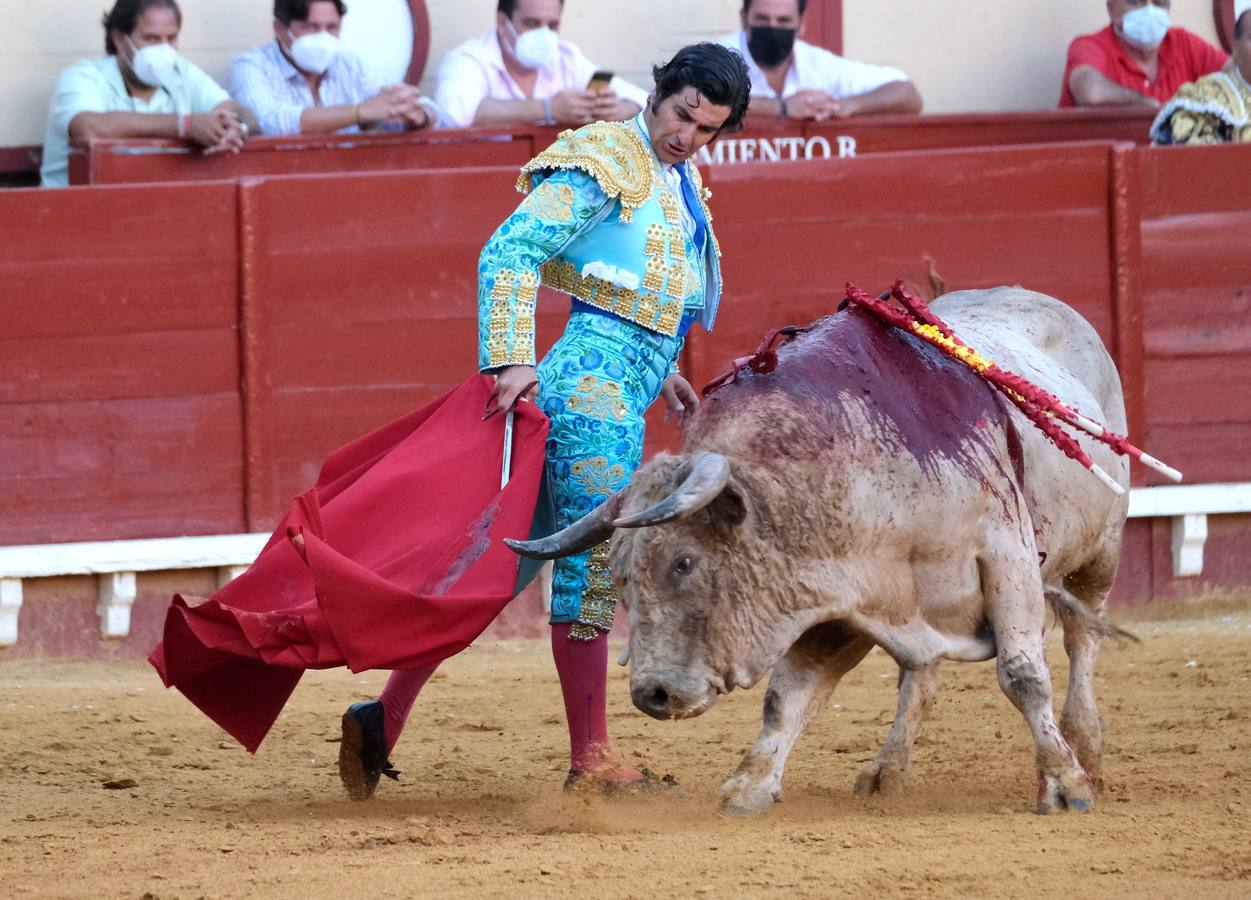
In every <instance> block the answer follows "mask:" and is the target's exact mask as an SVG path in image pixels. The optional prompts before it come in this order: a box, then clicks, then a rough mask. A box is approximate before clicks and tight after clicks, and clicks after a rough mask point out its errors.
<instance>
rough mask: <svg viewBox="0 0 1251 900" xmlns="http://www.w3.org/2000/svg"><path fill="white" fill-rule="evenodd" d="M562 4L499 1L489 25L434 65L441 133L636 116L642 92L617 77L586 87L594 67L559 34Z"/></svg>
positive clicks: (540, 0)
mask: <svg viewBox="0 0 1251 900" xmlns="http://www.w3.org/2000/svg"><path fill="white" fill-rule="evenodd" d="M563 12H564V2H563V0H499V4H498V7H497V10H496V15H495V19H496V22H495V27H494V28H492V29H491V30H490V31H488V32H487V33H486V34H484V35H483V36H482V37H479V38H473V39H472V40H469V41H466V42H465V43H463V44H461V45H460V46H459V47H457V48H455V49H454V50H452V51H451V52H449V53H448V54H447V56H446V57H444V58H443V63H442V64H441V65H440V66H439V81H438V87H437V88H436V90H435V100H436V101H437V102H438V105H439V109H440V110H441V111H442V113H443V118H442V120H440V127H444V128H469V127H471V126H474V125H481V126H508V125H532V124H534V123H543V124H557V123H559V124H562V125H585V124H586V123H588V122H595V121H599V120H603V121H621V120H624V119H629V118H632V117H633V116H635V115H638V112H639V110H641V109H642V108H643V105H644V104H645V103H646V102H647V92H646V91H644V90H642V89H641V88H638V87H635V86H634V85H632V84H630V83H629V82H628V81H625V80H624V79H622V78H617V77H615V76H614V77H613V78H612V79H611V81H609V83H608V85H607V86H606V87H605V86H597V87H595V88H593V89H592V87H591V76H592V75H594V74H595V72H596V66H595V64H594V63H592V62H591V61H590V60H589V59H587V58H586V57H585V56H584V55H583V54H582V51H581V50H579V49H578V48H577V47H576V46H575V45H574V44H572V43H570V42H569V41H565V40H561V38H560V36H559V31H560V18H561V14H562V13H563Z"/></svg>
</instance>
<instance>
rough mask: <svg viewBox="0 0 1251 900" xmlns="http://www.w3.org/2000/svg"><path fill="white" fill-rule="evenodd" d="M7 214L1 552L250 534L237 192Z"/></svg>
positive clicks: (11, 205)
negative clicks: (11, 547)
mask: <svg viewBox="0 0 1251 900" xmlns="http://www.w3.org/2000/svg"><path fill="white" fill-rule="evenodd" d="M2 203H3V214H0V223H2V225H0V227H2V229H3V240H0V285H3V296H4V301H3V309H4V314H3V316H0V485H3V490H4V497H5V501H4V512H3V514H2V515H0V543H7V544H26V543H38V542H52V541H75V540H90V539H97V538H127V537H146V536H149V535H154V534H157V535H160V534H164V535H175V534H211V533H215V532H221V531H226V532H229V531H237V530H239V529H241V528H242V527H243V526H244V521H243V505H242V502H241V501H242V474H243V473H242V460H241V422H240V401H239V363H238V339H237V335H236V333H235V330H234V329H235V324H236V304H237V297H238V285H237V281H238V265H237V254H236V241H237V226H236V213H235V201H234V190H233V188H232V187H231V186H230V185H223V184H216V185H201V186H189V185H183V186H180V187H177V188H166V187H145V188H106V189H100V190H92V191H65V192H52V191H11V192H7V193H5V194H3V195H2Z"/></svg>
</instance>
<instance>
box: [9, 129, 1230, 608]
mask: <svg viewBox="0 0 1251 900" xmlns="http://www.w3.org/2000/svg"><path fill="white" fill-rule="evenodd" d="M1249 161H1251V149H1248V148H1246V147H1223V148H1211V149H1192V148H1187V149H1154V150H1152V149H1143V148H1135V147H1132V146H1128V145H1118V146H1112V145H1108V144H1069V145H1054V146H1052V147H1049V148H1047V149H1046V151H1044V152H1040V151H1039V150H1038V149H1037V148H1034V149H1030V148H1025V147H1000V148H992V149H982V150H976V149H965V150H947V151H940V152H930V153H924V154H916V153H906V154H878V155H871V156H865V157H863V158H860V159H858V160H856V161H854V164H849V163H848V162H846V161H844V162H839V161H829V162H813V163H796V164H778V165H772V166H756V167H749V166H723V167H714V168H713V169H711V170H710V171H709V172H708V173H707V175H706V177H707V180H708V182H709V184H710V186H711V187H712V189H713V192H714V198H713V201H712V207H713V210H714V212H715V214H716V216H717V226H718V233H719V234H720V236H721V241H722V244H723V247H724V250H725V268H726V281H727V294H726V297H725V301H724V306H723V312H722V316H721V319H720V321H719V323H718V328H717V332H716V334H715V335H714V336H711V337H707V336H704V335H703V334H702V333H700V332H698V331H697V332H696V333H695V334H694V335H693V337H692V338H691V340H690V342H689V345H688V349H687V351H686V353H685V359H684V370H685V371H686V372H687V373H688V375H689V376H690V377H691V379H692V381H694V382H697V383H698V382H701V381H703V380H705V379H707V378H709V377H711V376H712V375H715V374H717V373H718V372H719V371H720V370H721V368H722V367H723V365H724V364H725V363H726V362H727V361H728V360H729V359H730V358H732V357H734V356H736V355H742V354H744V353H746V352H749V351H750V350H751V349H753V348H754V347H755V345H756V343H757V341H758V340H759V337H760V335H761V333H762V332H763V331H764V330H765V329H767V328H768V327H770V326H774V325H779V324H786V323H790V322H795V323H801V324H802V323H806V322H808V321H811V320H812V319H814V318H816V317H818V316H820V315H822V314H825V313H827V312H829V311H830V310H832V309H833V308H834V306H835V305H836V304H837V303H838V301H839V299H840V298H841V296H842V286H843V282H844V281H845V280H847V279H853V280H855V281H857V282H859V283H861V284H862V285H863V286H865V287H866V288H868V289H870V290H876V289H880V288H883V287H885V286H886V285H887V284H888V283H889V282H890V281H891V280H892V279H893V278H895V277H898V276H901V275H902V276H904V277H906V278H909V279H911V280H912V281H913V282H914V284H916V285H917V286H918V287H919V288H920V289H921V290H922V291H925V289H926V288H927V286H928V283H927V278H926V267H925V264H924V262H923V257H924V255H926V254H929V255H931V256H933V257H934V259H935V260H936V266H937V269H938V271H939V272H940V273H941V275H942V276H943V278H944V279H945V280H946V284H947V286H948V288H950V289H960V288H972V287H986V286H991V285H995V284H999V283H1004V282H1008V283H1014V282H1019V283H1022V284H1024V285H1026V286H1028V287H1031V288H1034V289H1037V290H1042V291H1045V292H1047V293H1052V294H1055V295H1056V296H1059V297H1061V298H1063V299H1066V300H1068V301H1069V302H1071V303H1073V304H1074V305H1075V306H1077V307H1078V309H1080V310H1081V311H1082V312H1083V313H1084V314H1085V315H1087V316H1088V317H1089V318H1090V319H1091V321H1092V322H1094V324H1095V325H1096V327H1097V328H1098V329H1099V331H1100V333H1101V334H1102V335H1103V336H1104V339H1105V341H1107V342H1108V344H1109V346H1110V347H1112V348H1113V349H1114V351H1115V353H1116V355H1117V358H1118V360H1119V362H1120V365H1121V368H1122V375H1123V379H1124V381H1125V385H1126V389H1127V394H1128V396H1129V399H1130V403H1129V406H1130V415H1131V424H1132V425H1133V433H1134V434H1135V435H1138V436H1140V437H1141V438H1143V439H1142V440H1141V443H1142V444H1143V445H1144V446H1146V447H1147V448H1149V449H1150V450H1151V451H1152V452H1154V453H1157V454H1158V455H1160V456H1161V457H1163V458H1164V459H1166V460H1168V461H1169V462H1170V463H1173V464H1175V465H1177V466H1178V467H1179V468H1181V469H1182V470H1183V471H1185V472H1186V474H1187V476H1188V480H1191V481H1198V482H1202V481H1216V480H1237V481H1244V480H1248V478H1249V475H1251V469H1249V468H1248V464H1247V461H1246V452H1245V451H1246V447H1247V446H1248V445H1249V444H1251V400H1249V399H1248V396H1249V395H1248V393H1247V392H1246V391H1245V390H1243V385H1244V384H1245V383H1246V381H1247V379H1248V377H1249V376H1251V369H1249V365H1248V359H1249V358H1251V354H1248V349H1249V348H1251V325H1249V324H1248V322H1249V321H1251V319H1248V316H1247V313H1248V311H1249V310H1251V257H1249V256H1248V254H1247V252H1246V241H1245V237H1244V236H1245V234H1246V233H1247V231H1248V227H1249V226H1251V213H1249V212H1248V210H1247V209H1246V202H1245V198H1246V197H1247V196H1251V165H1248V162H1249ZM512 182H513V170H512V169H511V168H492V169H480V170H458V171H440V172H422V171H406V172H396V173H389V174H371V175H333V176H316V177H293V178H268V179H253V180H247V179H245V180H243V181H242V182H240V183H239V184H237V185H235V184H221V183H219V184H209V185H198V186H197V185H179V186H176V187H175V186H148V187H136V186H132V187H108V188H97V189H93V190H68V191H56V192H52V191H12V192H5V193H0V248H2V249H0V284H3V290H4V299H5V307H4V308H5V313H6V315H5V316H4V317H0V486H2V487H3V489H4V491H5V495H6V499H7V501H8V503H7V505H6V515H4V516H0V541H3V542H6V543H25V542H32V541H34V542H38V541H49V542H50V541H67V540H82V539H92V538H108V537H140V536H160V535H170V534H179V533H211V532H231V531H239V530H244V529H246V528H262V529H263V528H266V527H268V526H269V525H270V524H272V522H273V520H274V517H275V516H276V514H277V513H278V512H279V511H281V510H282V509H283V508H285V506H286V504H287V503H288V502H289V501H290V498H291V497H292V495H293V494H294V493H295V492H296V491H298V490H299V489H301V488H302V487H304V486H305V485H306V484H307V483H308V482H309V481H310V480H311V479H312V478H313V476H314V475H315V470H316V465H317V462H318V461H319V460H320V459H321V457H322V456H323V455H324V453H325V452H326V451H327V450H329V449H330V448H332V447H334V446H337V445H338V444H340V443H342V442H343V441H345V440H347V439H349V438H351V437H353V436H355V435H357V434H359V433H360V432H362V431H364V430H366V429H368V428H371V427H373V426H375V425H377V424H379V423H381V422H383V421H385V420H386V419H388V418H390V417H391V416H394V415H396V414H398V413H400V412H402V411H404V410H406V409H408V408H410V407H412V406H413V405H415V404H418V403H421V402H423V401H425V400H427V399H429V398H430V397H432V396H434V395H435V394H436V393H438V392H440V391H442V390H444V389H445V388H446V387H448V386H450V385H452V384H455V383H457V382H459V381H460V380H461V379H462V378H464V377H465V375H466V374H467V373H468V372H470V371H472V370H473V367H474V364H475V360H474V345H475V330H476V328H475V324H474V316H475V296H476V289H475V278H476V276H475V268H476V260H477V256H478V253H479V250H480V248H481V246H482V244H483V242H484V241H485V240H486V238H487V236H488V235H489V233H490V231H491V229H492V228H493V227H494V226H495V225H496V224H497V223H498V222H499V221H500V220H501V219H502V218H503V216H504V215H505V214H506V213H507V212H508V211H509V210H510V209H511V208H512V207H513V205H514V204H515V203H516V202H517V199H518V197H517V195H516V194H515V193H514V192H513V191H512ZM543 309H544V310H545V311H544V314H543V315H542V316H541V322H540V337H541V340H540V344H541V345H542V346H546V344H548V343H550V341H551V340H552V339H553V338H554V337H555V335H556V333H557V332H558V330H559V327H560V324H561V322H562V320H563V315H564V310H565V305H564V303H563V302H561V301H558V300H553V299H552V298H548V299H547V300H546V301H545V302H544V305H543ZM240 314H241V315H242V320H241V322H240V319H239V316H240ZM240 325H241V327H242V334H243V337H244V345H245V347H246V353H244V354H243V356H242V358H240V354H239V353H238V350H237V347H236V344H237V336H236V331H235V329H236V328H237V327H240ZM241 367H242V369H243V371H244V377H243V380H242V381H241V376H240V368H241ZM241 396H243V397H246V398H247V405H246V409H245V408H243V406H242V405H241V400H240V397H241ZM244 419H245V420H246V428H245V427H244V425H243V424H242V423H241V420H244ZM245 434H246V442H245V440H244V435H245ZM675 439H676V435H675V432H673V431H672V430H670V431H668V432H658V433H656V434H655V435H653V443H652V445H651V446H652V447H653V448H654V447H655V446H657V445H658V444H661V445H663V444H669V445H672V443H674V442H675ZM245 444H246V453H245V450H244V446H245ZM245 459H246V465H245V463H244V460H245ZM245 469H246V472H245ZM1135 475H1136V477H1141V476H1143V475H1145V472H1143V471H1136V473H1135ZM1144 480H1145V479H1144ZM245 497H246V505H247V507H246V514H245V500H244V498H245ZM1210 527H1211V529H1212V543H1211V544H1210V545H1209V547H1210V552H1209V558H1210V559H1211V560H1212V563H1211V566H1210V568H1209V569H1208V571H1210V572H1211V573H1212V577H1213V578H1214V579H1220V581H1219V582H1217V583H1246V582H1247V581H1251V572H1243V569H1245V568H1246V566H1247V565H1248V558H1247V557H1246V554H1241V555H1239V554H1237V553H1235V552H1233V551H1232V550H1230V554H1232V555H1231V556H1230V558H1229V559H1226V558H1225V556H1224V555H1221V554H1225V551H1226V550H1228V549H1229V548H1233V547H1235V546H1237V544H1238V541H1240V540H1242V541H1244V542H1245V539H1246V538H1247V536H1248V532H1251V525H1248V523H1247V520H1246V519H1245V518H1242V519H1239V518H1236V517H1218V518H1216V519H1214V520H1213V521H1212V523H1211V526H1210ZM1127 548H1128V549H1127V559H1130V558H1132V559H1134V560H1135V562H1134V564H1132V565H1127V566H1125V567H1123V568H1124V570H1125V573H1126V578H1127V579H1129V581H1127V582H1126V584H1127V585H1128V587H1124V588H1123V593H1122V594H1121V596H1122V597H1132V598H1133V599H1141V598H1145V597H1147V596H1150V595H1151V594H1152V592H1155V593H1162V592H1163V593H1168V592H1170V591H1174V590H1176V591H1178V592H1181V591H1186V590H1194V589H1197V587H1196V586H1198V587H1202V584H1206V583H1208V582H1202V583H1200V582H1196V581H1188V582H1178V583H1174V582H1173V581H1172V580H1171V576H1170V575H1169V571H1170V570H1169V568H1168V558H1169V547H1168V525H1167V523H1165V522H1159V523H1155V524H1154V525H1149V524H1148V523H1145V522H1144V523H1135V524H1134V525H1133V526H1132V527H1131V529H1130V531H1129V532H1128V537H1127ZM1222 548H1225V549H1222ZM1218 555H1219V556H1220V560H1219V561H1218ZM1240 567H1241V568H1240ZM1244 575H1245V576H1246V577H1245V579H1243V580H1242V581H1236V579H1239V578H1243V576H1244ZM1134 579H1137V581H1134ZM1230 579H1234V580H1235V581H1230Z"/></svg>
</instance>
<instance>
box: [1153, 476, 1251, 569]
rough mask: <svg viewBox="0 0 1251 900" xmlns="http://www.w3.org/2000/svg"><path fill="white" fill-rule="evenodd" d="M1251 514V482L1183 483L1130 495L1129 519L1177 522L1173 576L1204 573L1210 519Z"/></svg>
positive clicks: (1174, 533) (1175, 526)
mask: <svg viewBox="0 0 1251 900" xmlns="http://www.w3.org/2000/svg"><path fill="white" fill-rule="evenodd" d="M1237 513H1251V482H1239V483H1233V484H1179V485H1164V486H1162V487H1149V488H1135V489H1134V490H1132V491H1130V493H1129V516H1130V518H1131V519H1134V518H1154V517H1157V516H1168V517H1170V518H1171V519H1172V520H1173V576H1174V577H1175V578H1190V577H1193V576H1195V575H1200V574H1202V573H1203V545H1204V544H1205V543H1206V542H1207V539H1208V516H1211V515H1231V514H1237Z"/></svg>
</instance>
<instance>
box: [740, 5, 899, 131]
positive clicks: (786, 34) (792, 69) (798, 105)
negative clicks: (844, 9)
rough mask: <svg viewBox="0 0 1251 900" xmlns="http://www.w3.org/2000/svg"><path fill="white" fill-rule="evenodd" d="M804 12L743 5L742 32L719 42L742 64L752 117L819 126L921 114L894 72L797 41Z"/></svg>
mask: <svg viewBox="0 0 1251 900" xmlns="http://www.w3.org/2000/svg"><path fill="white" fill-rule="evenodd" d="M807 8H808V0H743V9H742V12H741V13H740V14H739V15H740V18H741V19H742V22H743V27H742V28H741V29H740V30H738V31H736V32H734V33H732V34H727V35H726V36H725V37H723V38H721V39H720V40H719V41H718V43H719V44H721V45H722V46H725V47H729V48H730V49H731V50H735V51H737V52H738V53H739V54H740V55H741V56H742V57H743V59H744V60H746V62H747V68H748V70H749V71H750V72H751V109H750V112H751V114H752V115H753V116H770V117H774V118H783V119H786V118H792V119H816V120H818V121H823V120H825V119H843V118H848V117H850V116H864V115H872V114H874V113H919V112H920V111H921V106H922V101H921V94H920V92H918V91H917V89H916V87H915V86H914V85H913V84H912V82H911V81H909V80H908V76H907V75H905V74H904V73H903V72H901V71H900V70H899V69H894V68H891V67H889V66H875V65H870V64H868V63H862V62H855V61H854V60H850V59H844V58H843V57H841V56H837V55H835V54H833V53H831V52H830V51H828V50H825V49H822V48H821V47H816V46H814V45H812V44H809V43H807V42H806V41H801V40H799V39H798V38H797V37H796V35H798V33H799V30H800V28H801V26H802V25H803V18H804V11H805V10H806V9H807Z"/></svg>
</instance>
